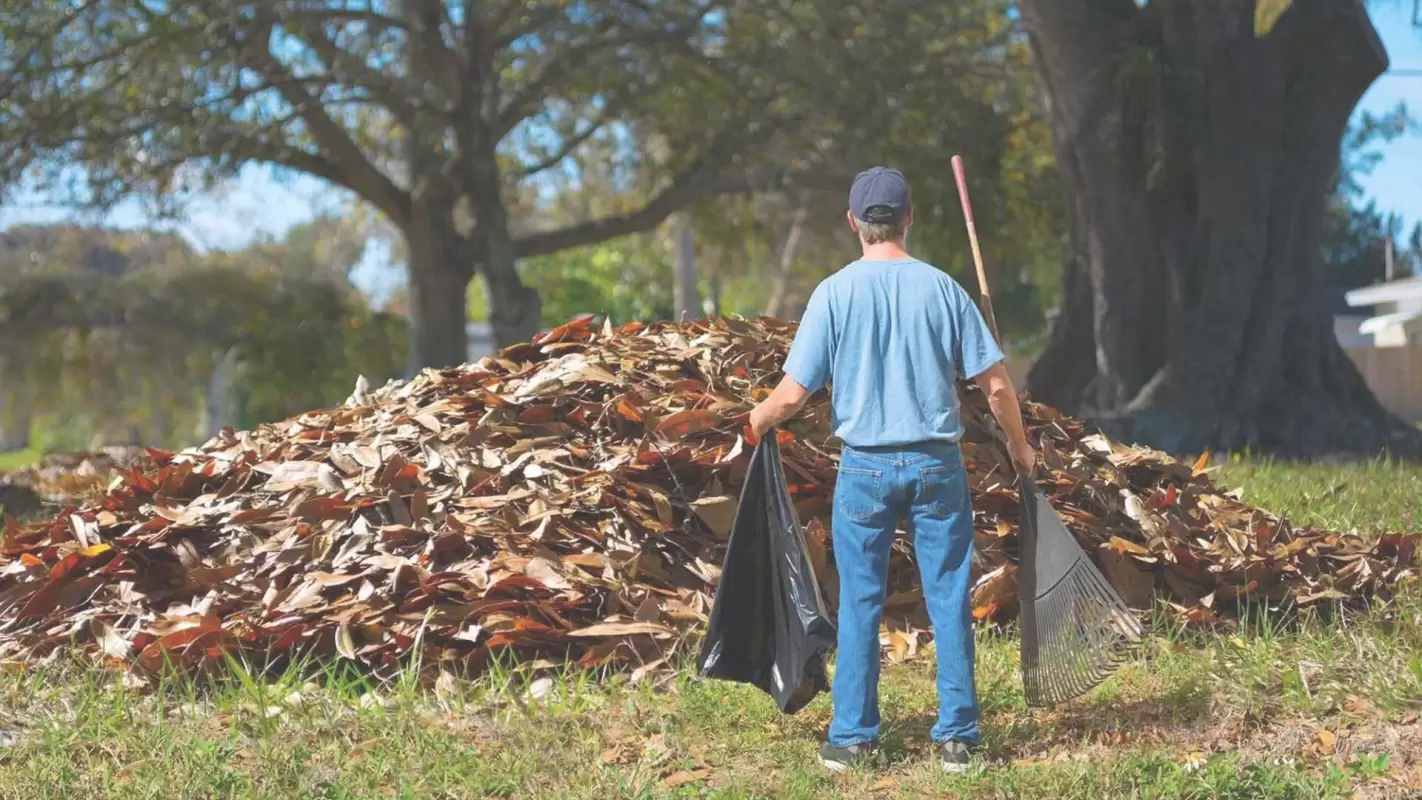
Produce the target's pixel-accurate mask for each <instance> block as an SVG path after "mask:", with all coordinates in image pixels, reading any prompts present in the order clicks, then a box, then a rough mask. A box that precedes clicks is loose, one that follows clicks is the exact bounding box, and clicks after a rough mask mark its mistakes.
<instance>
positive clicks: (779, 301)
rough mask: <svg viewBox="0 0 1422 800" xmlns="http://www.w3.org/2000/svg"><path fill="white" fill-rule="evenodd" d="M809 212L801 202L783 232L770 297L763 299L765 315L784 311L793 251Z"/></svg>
mask: <svg viewBox="0 0 1422 800" xmlns="http://www.w3.org/2000/svg"><path fill="white" fill-rule="evenodd" d="M809 213H810V209H809V208H808V207H807V206H806V205H805V204H804V203H801V204H800V205H799V206H797V207H796V208H795V216H793V217H791V218H790V231H789V232H788V233H786V234H785V243H784V244H783V245H781V247H780V258H779V265H778V267H777V269H776V270H775V282H774V283H773V284H771V287H770V299H769V300H767V301H765V316H767V317H779V316H780V315H781V314H783V313H785V295H786V293H787V292H789V291H790V277H791V276H792V275H794V274H795V251H796V250H799V249H800V237H801V235H802V232H803V231H804V229H805V218H806V217H807V216H809Z"/></svg>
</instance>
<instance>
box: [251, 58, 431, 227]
mask: <svg viewBox="0 0 1422 800" xmlns="http://www.w3.org/2000/svg"><path fill="white" fill-rule="evenodd" d="M259 52H260V59H261V61H262V63H261V64H260V68H259V71H260V72H261V73H262V74H263V75H264V76H265V77H266V79H267V80H268V81H269V82H270V83H271V84H272V86H274V87H275V88H276V89H277V91H278V92H280V93H281V95H282V97H284V98H285V99H286V101H287V102H288V103H290V104H291V106H292V107H293V108H294V109H295V110H296V112H297V113H298V114H300V115H301V118H302V120H303V121H304V122H305V123H306V127H307V128H308V129H309V130H310V132H311V136H312V137H313V138H314V139H315V140H316V143H317V145H319V146H320V148H321V149H322V150H324V151H325V153H326V157H327V158H329V159H330V160H331V162H332V163H333V164H335V165H337V167H338V169H339V170H340V172H341V174H342V176H343V180H341V181H340V183H341V185H343V186H347V187H349V188H350V189H351V190H352V191H354V192H355V193H356V194H358V195H360V196H361V197H364V198H365V199H367V200H369V201H370V202H371V203H373V204H375V206H376V207H377V208H379V209H380V210H381V211H384V212H385V213H386V214H387V215H389V216H390V218H391V219H392V220H395V221H396V224H399V225H404V224H407V223H408V222H409V219H410V196H409V194H407V193H406V192H404V191H402V190H401V189H400V188H399V187H398V186H396V185H395V183H394V182H393V181H391V180H390V178H388V177H387V176H386V175H385V174H384V173H382V172H381V171H380V170H379V169H377V168H376V167H375V165H374V164H372V163H371V162H370V159H369V158H367V157H366V154H365V152H364V151H362V150H361V149H360V146H359V145H357V144H356V143H355V141H354V140H352V139H351V137H350V134H349V133H348V132H347V131H346V129H345V128H344V127H342V126H341V125H340V124H338V123H337V122H336V121H335V120H334V119H332V118H331V116H330V115H329V114H327V113H326V111H325V109H323V108H322V106H321V103H320V102H319V101H317V99H316V98H314V97H312V96H311V93H310V92H308V91H307V90H306V88H305V87H304V86H302V85H301V83H300V82H298V81H297V80H296V79H295V78H294V77H293V76H292V75H291V73H290V72H289V71H288V70H287V68H286V66H285V65H283V64H282V63H281V62H280V61H278V60H277V59H276V57H275V56H273V55H272V54H271V51H270V50H268V49H267V48H265V47H263V48H260V50H259Z"/></svg>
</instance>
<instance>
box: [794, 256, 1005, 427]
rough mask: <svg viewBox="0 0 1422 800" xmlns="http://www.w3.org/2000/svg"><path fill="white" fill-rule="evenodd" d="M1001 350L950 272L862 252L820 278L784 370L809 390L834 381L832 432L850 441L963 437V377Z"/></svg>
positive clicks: (994, 360)
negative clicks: (959, 385) (958, 384)
mask: <svg viewBox="0 0 1422 800" xmlns="http://www.w3.org/2000/svg"><path fill="white" fill-rule="evenodd" d="M1002 357H1003V355H1002V350H1001V349H1000V348H999V347H998V346H997V343H996V342H995V341H994V340H993V337H992V333H991V332H990V331H989V330H988V327H987V324H986V323H985V322H984V321H983V317H982V314H981V313H979V311H978V308H977V306H976V305H974V304H973V301H972V299H971V298H970V297H968V294H967V292H965V291H963V287H962V286H960V285H958V282H957V281H955V280H953V279H952V278H951V277H949V276H948V274H947V273H944V272H940V271H939V270H937V269H935V268H933V267H932V266H929V265H928V264H925V263H924V262H922V261H919V260H917V259H903V260H896V261H863V260H861V261H855V262H854V263H852V264H850V265H849V266H847V267H845V268H844V269H842V270H840V271H839V272H837V273H835V274H834V275H832V276H830V277H829V278H827V279H825V280H824V281H823V282H821V283H820V285H819V286H817V287H815V291H814V293H813V294H811V295H810V302H809V305H808V306H807V307H806V308H805V315H804V317H803V318H802V319H801V320H800V330H799V332H798V333H796V335H795V342H794V344H793V345H791V347H790V355H789V357H788V358H786V360H785V374H786V375H788V376H790V378H791V379H792V380H794V381H795V382H796V383H798V384H800V385H801V386H803V387H805V388H806V389H809V390H810V391H817V390H819V389H820V388H821V387H823V386H825V385H826V384H827V383H832V384H833V389H832V397H831V407H832V409H833V415H832V419H833V425H834V435H835V436H837V437H839V438H840V439H841V440H842V441H843V442H844V443H845V444H847V445H849V446H850V447H879V446H888V445H911V444H920V443H926V442H931V441H939V442H956V441H958V440H959V439H960V438H962V435H963V428H962V424H961V423H960V421H959V415H958V395H957V392H956V391H955V388H954V381H955V378H956V377H957V376H962V377H964V378H967V379H971V378H974V377H977V376H978V375H979V374H981V373H982V372H983V371H984V370H986V369H988V368H989V367H991V366H992V365H993V364H996V363H997V362H998V361H1000V360H1002Z"/></svg>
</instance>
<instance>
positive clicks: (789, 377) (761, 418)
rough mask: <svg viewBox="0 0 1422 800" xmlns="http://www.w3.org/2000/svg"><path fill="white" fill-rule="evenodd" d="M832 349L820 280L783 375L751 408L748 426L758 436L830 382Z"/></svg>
mask: <svg viewBox="0 0 1422 800" xmlns="http://www.w3.org/2000/svg"><path fill="white" fill-rule="evenodd" d="M832 351H833V334H832V329H831V325H830V315H829V298H828V296H827V294H826V291H825V288H824V284H820V285H819V286H817V287H815V291H814V292H812V293H811V294H810V302H809V303H807V304H806V305H805V314H804V316H802V317H801V318H800V329H799V330H798V331H796V333H795V341H794V343H793V344H791V345H790V354H789V355H788V356H786V358H785V377H784V378H782V379H781V380H780V385H778V386H776V387H775V390H774V391H772V392H771V393H770V396H769V397H767V398H765V399H764V400H762V401H761V402H760V403H759V404H757V405H756V407H755V408H754V409H752V410H751V413H750V427H751V431H752V432H753V433H755V435H756V436H757V437H761V436H764V435H765V434H766V433H767V432H768V431H770V429H771V428H774V427H776V426H777V425H780V424H782V423H784V422H785V421H786V420H788V419H790V418H791V417H793V416H795V415H796V414H798V413H800V409H802V408H804V407H805V403H806V402H807V401H809V399H810V395H812V394H814V393H815V392H817V391H819V389H820V388H821V387H823V386H824V385H825V384H826V383H828V382H829V376H830V365H831V362H832V361H833V358H832V355H831V353H832Z"/></svg>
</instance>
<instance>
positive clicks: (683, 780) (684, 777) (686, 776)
mask: <svg viewBox="0 0 1422 800" xmlns="http://www.w3.org/2000/svg"><path fill="white" fill-rule="evenodd" d="M709 777H711V770H709V769H696V770H691V771H686V772H673V773H672V774H670V775H668V776H666V777H665V778H662V785H663V786H665V787H667V788H668V789H675V788H676V787H678V786H685V785H686V784H688V783H700V782H701V781H704V780H706V779H707V778H709Z"/></svg>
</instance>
